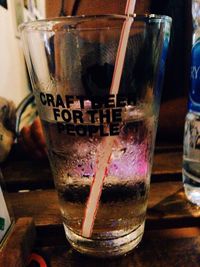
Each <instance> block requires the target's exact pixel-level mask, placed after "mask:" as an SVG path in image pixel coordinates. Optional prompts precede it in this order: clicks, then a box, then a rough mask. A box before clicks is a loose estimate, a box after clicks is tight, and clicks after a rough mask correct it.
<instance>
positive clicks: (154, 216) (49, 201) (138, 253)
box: [2, 145, 200, 267]
mask: <svg viewBox="0 0 200 267" xmlns="http://www.w3.org/2000/svg"><path fill="white" fill-rule="evenodd" d="M181 164H182V148H181V146H175V145H171V146H170V145H167V146H162V147H157V149H156V153H155V157H154V166H153V174H152V184H151V191H150V198H149V203H148V212H147V220H146V228H145V235H144V238H143V240H142V242H141V244H140V245H139V246H138V248H137V249H135V250H134V251H133V252H131V253H130V254H129V255H127V256H124V257H119V258H116V259H110V260H108V259H104V260H99V259H98V260H96V259H92V258H89V257H84V256H81V255H79V254H78V253H76V252H74V251H73V250H72V249H71V247H70V245H69V244H68V242H67V241H66V239H65V235H64V230H63V226H62V221H61V216H60V212H59V208H58V199H57V195H56V192H55V190H54V188H53V181H52V177H51V173H50V170H49V165H48V162H33V161H31V160H30V159H26V160H25V159H19V158H18V160H17V159H16V157H14V158H13V157H11V158H10V159H9V160H8V161H7V162H6V163H5V164H4V166H3V167H2V169H3V174H4V177H5V179H6V183H7V189H8V191H9V198H10V200H11V203H12V205H13V210H14V213H15V216H16V218H19V217H24V216H32V217H33V218H34V220H35V224H36V230H37V240H36V244H35V248H37V249H39V251H41V252H42V253H44V254H45V255H46V256H47V257H48V258H49V261H50V264H51V266H52V267H62V266H63V267H64V266H65V267H66V266H71V267H78V266H81V267H84V266H92V267H93V266H94V267H100V266H105V267H106V266H109V267H112V266H115V267H118V266H120V267H126V266H127V267H165V266H167V267H199V266H200V208H197V207H195V206H193V205H191V204H190V203H188V202H187V200H186V198H185V195H184V192H183V187H182V181H181V179H182V177H181Z"/></svg>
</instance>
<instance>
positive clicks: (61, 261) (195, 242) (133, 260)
mask: <svg viewBox="0 0 200 267" xmlns="http://www.w3.org/2000/svg"><path fill="white" fill-rule="evenodd" d="M164 232H165V231H155V232H154V235H153V236H152V235H148V233H147V234H145V236H144V238H143V240H142V242H141V244H140V245H139V247H138V248H137V249H135V250H133V252H131V253H130V254H128V255H127V256H124V257H119V258H114V259H98V260H97V259H95V258H89V257H85V256H81V255H80V254H78V253H76V252H74V251H73V250H72V249H71V248H70V247H69V246H68V245H66V246H64V245H62V246H56V247H53V246H52V247H46V248H43V249H42V252H43V253H44V254H45V255H46V256H47V257H48V258H49V260H50V263H51V266H52V267H64V266H69V267H70V266H71V267H73V266H76V267H79V266H80V267H88V266H95V267H104V266H110V267H122V266H129V267H152V266H153V267H169V266H170V267H190V266H191V267H199V262H200V237H197V236H196V237H180V238H172V239H171V238H168V237H166V234H165V235H163V233H164Z"/></svg>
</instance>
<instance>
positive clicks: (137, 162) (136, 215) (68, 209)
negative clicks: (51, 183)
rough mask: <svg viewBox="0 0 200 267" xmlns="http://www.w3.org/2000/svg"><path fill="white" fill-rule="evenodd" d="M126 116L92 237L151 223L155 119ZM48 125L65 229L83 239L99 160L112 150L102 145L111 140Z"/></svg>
mask: <svg viewBox="0 0 200 267" xmlns="http://www.w3.org/2000/svg"><path fill="white" fill-rule="evenodd" d="M127 114H128V115H127ZM130 114H131V115H130ZM123 116H124V117H126V120H125V121H124V122H123V123H121V124H120V128H119V129H120V131H119V135H118V136H115V137H114V138H115V139H114V142H113V146H112V151H111V155H110V159H109V162H108V164H107V168H106V173H105V180H104V184H103V189H102V194H101V197H100V203H99V207H98V211H97V214H96V218H95V222H94V228H93V233H92V238H97V239H98V238H101V239H102V238H108V237H111V238H113V237H117V236H122V235H125V234H128V233H130V232H132V231H133V230H134V229H136V228H138V227H139V226H140V225H141V224H142V223H143V222H144V219H145V212H146V207H147V196H148V190H149V178H150V177H149V176H150V169H151V156H152V155H151V153H152V150H153V147H152V144H153V139H154V138H153V136H154V131H153V129H154V128H155V120H154V117H153V116H152V115H151V114H149V113H146V110H145V109H143V110H141V109H137V110H136V111H135V112H133V111H132V112H130V110H128V113H127V112H126V113H125V114H123ZM43 126H44V130H45V133H46V137H47V140H48V147H49V157H50V162H51V167H52V170H53V174H54V180H55V185H56V188H57V190H58V196H59V201H60V205H61V212H62V216H63V218H64V224H65V226H66V227H67V228H68V229H70V230H71V231H73V232H74V233H76V234H78V235H81V228H82V224H83V220H84V215H85V209H86V203H87V199H88V197H89V193H90V188H91V185H92V181H93V178H94V176H95V173H96V168H97V162H98V160H99V158H98V157H99V155H101V154H102V153H104V152H105V151H104V149H106V148H104V147H103V145H102V143H103V142H102V141H103V140H104V139H105V138H108V137H107V136H102V137H100V136H98V133H96V134H94V135H93V136H92V137H89V136H74V135H73V134H72V135H68V134H67V132H66V131H62V132H59V131H58V128H57V125H56V124H55V123H51V122H48V121H43ZM106 127H107V125H105V128H106ZM71 133H72V132H71Z"/></svg>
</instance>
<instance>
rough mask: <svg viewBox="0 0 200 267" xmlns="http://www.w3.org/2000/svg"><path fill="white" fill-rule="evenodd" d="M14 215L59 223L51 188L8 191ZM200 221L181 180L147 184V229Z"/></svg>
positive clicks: (197, 211)
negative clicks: (187, 197) (186, 196)
mask: <svg viewBox="0 0 200 267" xmlns="http://www.w3.org/2000/svg"><path fill="white" fill-rule="evenodd" d="M9 196H10V199H11V204H12V205H13V210H14V211H15V216H16V217H17V218H18V217H23V216H32V217H33V218H34V219H35V223H36V225H37V226H41V227H42V226H48V225H51V226H52V225H60V224H61V223H62V220H61V216H60V212H59V208H58V199H57V195H56V192H55V191H54V190H44V191H31V192H25V193H10V194H9ZM199 224H200V210H199V209H197V208H196V207H195V206H193V205H191V204H189V203H188V202H187V200H186V199H185V196H184V193H183V190H182V183H181V182H173V183H172V182H163V183H154V184H152V185H151V190H150V197H149V203H148V213H147V228H149V229H158V228H168V227H169V228H172V227H180V226H181V227H188V226H196V225H199Z"/></svg>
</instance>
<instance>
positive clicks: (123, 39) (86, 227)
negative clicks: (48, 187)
mask: <svg viewBox="0 0 200 267" xmlns="http://www.w3.org/2000/svg"><path fill="white" fill-rule="evenodd" d="M135 3H136V0H127V3H126V8H125V14H126V15H128V18H127V19H126V20H125V21H124V23H123V27H122V31H121V35H120V41H119V45H118V50H117V56H116V60H115V68H114V73H113V78H112V84H111V88H110V94H114V95H116V94H117V93H118V91H119V86H120V81H121V76H122V69H123V66H124V59H125V55H126V48H127V44H128V37H129V33H130V29H131V25H132V23H133V17H129V15H132V14H134V10H135ZM114 141H115V138H114V137H111V136H109V137H107V138H106V139H105V141H104V143H103V144H102V145H103V147H104V148H105V149H104V153H102V154H101V155H99V157H98V161H97V167H96V168H97V171H96V174H95V176H94V178H93V182H92V185H91V188H90V195H89V198H88V200H87V204H86V209H85V215H84V219H83V225H82V236H84V237H87V238H89V237H91V235H92V231H93V226H94V221H95V218H96V214H97V210H98V206H99V200H100V197H101V193H102V188H103V183H104V179H105V177H106V175H107V166H108V163H109V161H110V158H111V154H112V147H113V144H114Z"/></svg>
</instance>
